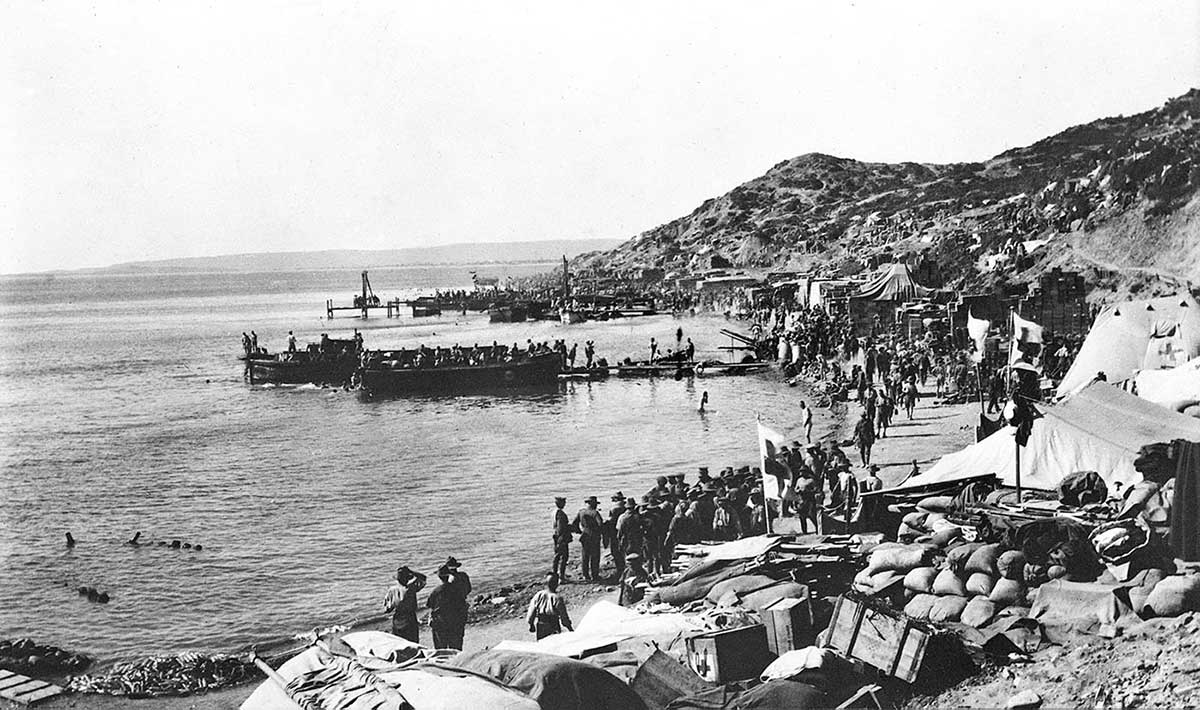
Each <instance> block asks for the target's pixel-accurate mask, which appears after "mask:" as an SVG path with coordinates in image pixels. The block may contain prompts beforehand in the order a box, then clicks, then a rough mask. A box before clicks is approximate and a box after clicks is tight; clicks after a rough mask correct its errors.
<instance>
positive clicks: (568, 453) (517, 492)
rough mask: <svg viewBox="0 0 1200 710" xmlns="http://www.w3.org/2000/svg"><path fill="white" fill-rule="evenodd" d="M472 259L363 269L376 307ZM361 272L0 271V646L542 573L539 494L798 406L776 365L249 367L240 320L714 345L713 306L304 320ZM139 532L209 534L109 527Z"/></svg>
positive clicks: (659, 460)
mask: <svg viewBox="0 0 1200 710" xmlns="http://www.w3.org/2000/svg"><path fill="white" fill-rule="evenodd" d="M467 269H468V267H444V268H404V269H401V268H396V269H377V270H373V271H372V273H371V277H372V283H373V285H374V286H375V288H376V292H377V293H381V294H382V295H384V297H385V298H386V297H390V296H393V295H404V293H405V291H404V290H402V288H401V287H403V288H404V289H429V288H432V287H435V286H441V287H465V286H467V285H468V284H469V276H468V274H467ZM480 270H481V271H482V272H485V273H491V271H489V270H488V269H487V268H486V267H484V268H481V269H480ZM535 270H539V269H538V268H537V267H509V268H508V269H507V271H508V272H509V273H513V274H514V275H521V274H522V273H528V272H531V271H535ZM357 284H358V273H357V272H350V271H329V272H291V273H273V274H218V275H212V274H209V275H167V276H154V275H137V276H115V275H69V276H61V275H60V276H57V277H53V278H49V277H6V278H3V279H0V336H2V337H3V346H0V405H2V406H0V637H6V636H7V637H11V636H25V635H28V636H34V637H36V638H38V639H39V640H42V641H46V642H50V643H55V644H60V645H64V646H68V647H71V648H74V649H78V650H82V651H87V652H90V653H93V654H96V655H98V656H100V657H102V658H108V659H113V658H122V657H128V656H133V655H140V654H146V653H157V652H174V651H180V650H200V651H221V650H231V649H234V648H237V647H240V646H243V645H245V644H247V643H251V642H254V641H256V640H262V639H264V638H268V637H274V636H278V635H281V634H286V633H294V632H298V631H303V630H306V629H309V628H312V627H313V626H315V625H318V624H329V623H336V622H338V621H341V620H345V619H348V618H351V617H354V616H359V615H365V614H371V613H375V612H377V611H380V604H381V595H382V593H383V591H384V589H385V588H386V586H387V585H388V583H389V581H390V576H391V573H392V571H393V570H394V569H395V567H396V565H397V564H399V563H408V564H410V565H413V566H415V567H417V568H419V569H423V570H426V571H432V569H433V568H434V567H436V565H437V564H439V563H440V562H441V561H442V560H443V559H444V558H445V556H446V555H447V554H453V555H455V556H456V557H458V558H459V559H460V560H463V561H464V563H465V565H466V567H465V568H466V569H467V570H468V571H470V572H472V576H473V577H474V579H475V580H476V586H477V587H486V586H488V585H489V584H491V585H496V584H499V583H501V582H503V581H504V580H505V579H508V578H511V577H512V576H514V575H517V574H528V573H531V572H535V571H538V570H541V569H543V568H545V567H546V566H547V565H548V563H549V559H550V556H551V551H550V549H549V547H550V545H549V538H550V527H549V526H550V522H549V521H550V511H551V510H552V503H551V499H552V496H553V495H556V494H562V495H566V496H568V497H569V498H570V502H569V506H570V507H572V508H574V507H576V506H577V505H578V504H579V502H580V501H581V500H582V498H583V497H584V496H587V495H590V494H595V495H598V496H602V500H605V501H607V496H608V495H609V494H611V492H612V491H614V490H617V489H622V490H624V491H626V492H630V491H637V492H641V491H644V490H646V489H648V488H649V487H650V486H651V484H652V482H653V480H652V479H653V477H654V476H655V475H658V474H660V473H666V472H672V471H678V472H688V473H691V474H693V475H694V471H695V466H696V465H699V464H710V465H714V466H721V465H727V464H731V463H735V462H736V463H750V462H751V460H752V459H753V458H754V457H755V456H756V455H757V453H756V452H757V449H756V444H755V439H754V436H755V434H754V420H755V414H756V412H762V413H763V414H764V417H765V418H766V419H768V420H769V421H771V422H772V423H774V424H777V425H778V426H779V428H781V429H783V430H785V431H788V430H789V427H791V426H792V425H793V423H794V417H792V416H791V415H790V412H791V411H792V410H793V409H794V407H795V405H796V402H797V400H798V399H799V397H800V394H799V392H798V391H797V390H793V389H788V388H787V387H785V386H783V385H782V384H781V383H780V382H779V378H778V375H777V374H767V375H761V376H752V377H745V378H711V379H705V380H697V381H695V382H692V381H690V380H685V381H682V382H676V381H674V380H670V379H668V380H656V381H648V380H615V379H614V380H611V381H608V382H597V383H566V384H563V385H561V386H560V388H559V390H558V391H557V392H553V393H547V394H540V395H527V396H509V397H494V396H491V397H480V396H463V397H443V398H413V399H387V400H377V401H372V400H367V399H364V398H362V397H361V396H359V395H358V394H356V393H347V392H337V391H328V390H320V389H315V388H312V387H297V388H286V387H285V388H271V387H250V386H248V385H246V384H245V383H244V382H243V380H242V371H241V368H240V366H239V363H238V361H237V359H236V357H237V354H238V350H239V348H240V337H241V332H242V331H244V330H250V329H251V328H253V329H254V330H256V331H257V332H258V334H259V338H260V342H261V343H262V344H264V345H267V346H269V347H271V348H272V349H278V348H280V347H281V346H282V345H283V344H284V341H285V337H286V333H287V330H288V329H294V330H295V331H296V334H297V336H298V337H299V338H300V340H301V341H302V342H304V341H307V340H316V339H317V338H318V337H319V335H320V333H322V332H328V333H329V334H330V335H331V336H333V337H339V336H347V335H348V334H350V333H351V332H352V329H353V328H354V327H359V328H361V329H363V330H364V337H365V339H366V344H367V347H371V348H377V347H396V346H400V345H407V346H412V345H416V344H418V343H426V344H430V345H432V344H437V343H441V344H443V345H451V344H453V343H455V342H457V343H462V344H464V345H465V344H470V343H474V342H477V341H478V342H491V341H492V340H499V341H500V342H507V343H511V342H513V341H518V342H521V343H523V342H524V341H525V339H526V338H534V339H538V340H552V339H554V338H566V339H567V341H568V343H571V342H575V341H578V342H579V343H580V351H581V352H582V349H583V348H582V343H583V341H584V340H586V339H592V340H595V341H596V343H597V349H598V353H599V354H600V355H603V356H607V357H609V359H610V360H613V359H616V358H617V357H624V356H625V355H634V356H642V354H643V353H644V352H645V350H646V344H647V343H648V341H649V339H650V337H655V338H657V339H658V341H659V342H660V343H663V344H664V345H669V344H670V343H672V342H673V341H674V333H675V329H676V327H678V326H682V327H683V329H684V333H685V335H686V336H688V337H691V338H692V339H693V340H694V341H695V343H696V345H697V347H698V348H699V350H700V352H701V353H702V354H704V355H706V356H720V353H719V351H718V350H717V348H718V347H719V346H720V345H725V344H728V339H726V338H723V337H722V336H720V335H719V333H718V329H719V328H721V327H724V326H726V325H727V324H726V322H725V321H724V320H723V319H722V320H717V319H705V318H685V319H679V320H676V319H674V318H672V317H670V316H656V317H651V318H642V319H636V320H631V321H627V322H622V323H618V324H612V325H610V324H583V325H574V326H563V325H561V324H558V323H548V322H547V323H530V324H497V325H492V324H489V323H488V322H487V316H486V314H484V315H478V314H471V315H469V316H467V317H465V318H464V317H454V316H447V317H443V318H440V319H433V320H431V319H421V320H410V319H393V320H390V321H389V320H388V319H386V318H383V317H382V316H381V317H378V318H372V319H371V320H370V321H368V322H366V323H364V322H362V321H360V320H358V319H354V318H339V319H337V320H334V321H332V322H329V321H325V320H323V316H324V312H323V308H324V306H323V304H324V300H325V298H327V297H330V296H334V297H335V298H337V299H338V300H347V299H348V297H349V295H350V294H351V293H352V292H353V291H354V290H355V288H356V286H357ZM701 390H708V392H709V395H710V402H711V404H710V409H711V410H713V411H711V412H710V413H708V414H707V415H704V416H701V415H700V414H698V413H697V411H696V404H697V401H698V399H699V395H700V391H701ZM67 530H70V531H71V532H72V533H73V534H74V536H75V538H76V539H77V540H78V545H77V547H76V548H75V549H74V550H70V551H68V550H67V549H66V548H65V545H64V542H63V540H64V536H63V533H64V532H65V531H67ZM137 530H140V531H142V538H143V540H150V541H157V540H172V539H179V540H183V541H188V542H193V543H201V544H203V546H204V550H203V551H202V552H189V551H175V550H168V549H161V548H156V547H150V548H146V547H142V548H132V547H127V546H124V545H122V544H121V543H122V542H123V541H124V540H126V539H128V538H129V537H130V536H131V535H132V534H133V532H134V531H137ZM79 585H88V586H95V587H97V588H99V589H102V590H106V591H108V592H109V593H110V594H111V595H112V602H111V603H110V604H108V605H99V604H94V603H89V602H87V601H85V600H84V599H82V598H81V597H79V596H78V595H77V594H76V592H75V591H74V589H75V587H76V586H79Z"/></svg>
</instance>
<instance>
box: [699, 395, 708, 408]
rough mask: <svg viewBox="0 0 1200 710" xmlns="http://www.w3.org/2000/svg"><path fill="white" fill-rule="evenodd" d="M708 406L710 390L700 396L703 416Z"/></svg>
mask: <svg viewBox="0 0 1200 710" xmlns="http://www.w3.org/2000/svg"><path fill="white" fill-rule="evenodd" d="M707 404H708V390H704V393H703V394H701V395H700V413H701V414H703V413H704V406H705V405H707Z"/></svg>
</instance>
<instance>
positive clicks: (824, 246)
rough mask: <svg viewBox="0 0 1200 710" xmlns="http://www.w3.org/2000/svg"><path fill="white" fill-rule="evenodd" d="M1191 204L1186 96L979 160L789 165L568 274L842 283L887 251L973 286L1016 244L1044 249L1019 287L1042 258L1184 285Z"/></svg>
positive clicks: (815, 158)
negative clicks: (738, 274)
mask: <svg viewBox="0 0 1200 710" xmlns="http://www.w3.org/2000/svg"><path fill="white" fill-rule="evenodd" d="M1198 194H1200V90H1192V91H1190V92H1188V93H1187V94H1185V95H1183V96H1180V97H1178V98H1175V99H1172V100H1170V101H1168V102H1167V103H1166V104H1164V105H1163V106H1161V107H1160V108H1157V109H1154V110H1152V111H1147V112H1145V113H1140V114H1137V115H1134V116H1128V117H1116V118H1106V119H1101V120H1098V121H1093V122H1091V123H1088V124H1085V125H1082V126H1075V127H1073V128H1069V129H1067V130H1065V131H1063V132H1062V133H1059V134H1057V135H1055V136H1051V137H1049V138H1046V139H1044V140H1041V141H1038V142H1037V143H1034V144H1033V145H1030V146H1027V147H1024V148H1016V149H1013V150H1009V151H1006V152H1004V153H1001V154H1000V155H997V156H995V157H994V158H992V159H990V160H986V161H984V162H980V163H956V164H950V165H933V164H925V163H898V164H888V163H864V162H860V161H857V160H852V159H849V158H838V157H835V156H831V155H824V154H820V153H810V154H807V155H802V156H800V157H797V158H792V159H791V160H786V161H783V162H781V163H779V164H778V165H775V166H774V167H772V168H771V169H770V170H769V171H767V173H766V174H765V175H763V176H762V177H759V178H756V179H754V180H751V181H749V182H747V183H745V184H742V185H739V186H738V187H736V188H734V189H733V190H731V191H730V192H728V193H726V194H725V195H722V196H720V197H716V198H713V199H710V200H707V201H705V202H704V203H703V204H701V205H700V206H699V207H697V208H696V209H695V210H694V211H693V212H692V213H691V214H689V215H686V216H684V217H680V218H679V219H676V220H674V221H672V222H669V223H667V224H664V225H662V226H659V227H655V228H654V229H651V230H648V231H646V232H643V233H642V234H639V235H638V236H636V237H634V238H633V239H630V240H629V241H627V242H625V243H624V244H622V245H621V246H619V247H617V248H616V249H613V250H611V251H608V252H598V253H593V254H589V255H585V256H582V257H580V258H579V259H578V260H577V265H578V266H579V267H580V268H583V269H594V270H597V271H603V272H609V273H612V272H618V273H619V272H629V271H632V270H635V269H639V270H640V269H644V268H647V267H659V268H662V269H664V270H665V271H667V272H671V271H679V272H695V271H700V270H703V269H705V268H708V267H709V266H710V264H711V263H713V261H714V260H716V261H718V262H729V263H731V264H733V265H734V266H739V267H775V268H779V267H792V268H802V269H816V270H824V271H841V272H843V273H844V272H847V271H854V270H856V269H857V268H860V264H861V262H863V261H865V260H870V259H875V260H878V259H879V258H886V257H890V256H893V255H899V256H903V257H906V258H909V259H910V260H914V261H919V260H921V259H924V260H925V261H926V262H930V263H933V264H936V266H937V267H939V270H940V272H941V274H942V277H943V280H944V281H945V282H946V283H947V284H949V285H955V286H959V285H977V283H978V282H981V281H985V280H987V278H988V276H987V273H986V269H985V268H984V267H985V264H986V263H987V259H986V257H987V256H988V255H990V254H996V253H997V252H999V251H1000V250H1001V249H1002V248H1003V246H1004V244H1005V243H1006V242H1008V241H1009V240H1010V239H1012V238H1016V239H1018V240H1024V241H1028V240H1049V243H1048V245H1047V247H1046V248H1045V249H1041V250H1038V251H1037V252H1035V253H1034V254H1033V256H1032V258H1030V259H1026V260H1023V263H1022V270H1023V271H1024V272H1027V273H1024V275H1025V276H1026V277H1028V278H1032V277H1033V276H1036V275H1037V274H1038V273H1040V272H1041V270H1043V269H1044V268H1047V267H1048V266H1049V265H1050V264H1051V262H1052V263H1053V265H1057V266H1062V267H1068V268H1070V267H1081V268H1086V269H1090V270H1091V271H1092V272H1094V274H1101V273H1117V274H1125V275H1128V276H1129V278H1131V279H1132V278H1135V277H1136V276H1138V275H1140V276H1141V277H1143V278H1144V277H1146V276H1147V275H1157V276H1159V277H1166V278H1168V279H1176V280H1181V281H1182V280H1193V281H1200V245H1198V244H1197V243H1198V242H1200V232H1197V231H1196V229H1197V225H1198V223H1197V221H1196V219H1194V216H1195V215H1196V213H1197V205H1198V204H1200V202H1198V199H1200V198H1198V197H1197V195H1198ZM1093 235H1095V237H1096V238H1095V239H1094V240H1093V239H1092V236H1093ZM1193 252H1195V253H1193ZM1008 276H1009V277H1013V278H1015V279H1016V280H1019V279H1020V277H1021V276H1022V274H1018V273H1009V274H1008Z"/></svg>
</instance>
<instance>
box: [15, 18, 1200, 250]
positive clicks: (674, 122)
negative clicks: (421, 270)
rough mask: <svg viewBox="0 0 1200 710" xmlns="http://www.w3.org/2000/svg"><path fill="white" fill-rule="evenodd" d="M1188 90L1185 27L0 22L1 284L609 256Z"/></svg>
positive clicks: (1147, 21) (798, 21)
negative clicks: (780, 171) (101, 269)
mask: <svg viewBox="0 0 1200 710" xmlns="http://www.w3.org/2000/svg"><path fill="white" fill-rule="evenodd" d="M1194 86H1200V2H1197V1H1196V0H1187V1H1184V2H1169V1H1165V0H1155V1H1154V2H1136V1H1134V0H1130V1H1128V2H1121V3H1109V2H1100V1H1098V0H1087V1H1086V2H1064V1H1062V0H1054V1H1052V2H1050V1H1047V0H1037V1H1034V2H1012V1H1010V0H1003V1H998V2H990V3H986V2H961V1H953V2H949V1H948V2H939V3H926V2H912V1H909V0H888V1H886V2H854V3H836V2H811V3H805V2H798V1H795V0H793V1H790V2H779V3H773V2H772V3H766V2H729V0H723V1H722V2H698V1H696V0H688V1H687V2H677V3H654V2H645V1H643V2H632V3H620V2H611V1H606V2H603V3H578V2H562V1H561V0H557V1H555V2H546V3H521V2H511V1H509V0H504V1H497V0H490V1H487V2H478V3H453V2H421V3H416V2H413V3H405V2H376V3H370V2H368V3H349V2H340V1H339V2H327V3H302V2H291V3H280V4H275V3H266V2H245V1H239V2H229V3H222V2H177V1H175V0H169V1H166V2H155V3H146V2H130V1H129V0H108V1H106V2H101V3H95V4H91V5H89V4H87V3H83V2H23V1H22V0H8V1H7V2H5V3H3V4H2V5H0V89H2V90H3V100H2V101H0V151H2V152H0V257H2V258H0V271H4V272H18V271H34V270H44V269H53V268H77V267H84V266H97V265H106V264H111V263H114V262H121V261H130V260H140V259H153V258H168V257H177V256H194V255H212V254H227V253H242V252H252V251H283V250H308V249H326V248H342V247H345V248H366V249H375V248H394V247H404V246H414V245H423V244H435V243H450V242H461V241H498V240H514V239H521V240H524V239H552V238H575V237H585V236H589V237H590V236H605V237H630V236H633V235H635V234H637V233H638V232H640V231H642V230H645V229H648V228H651V227H654V226H656V225H658V224H661V223H663V222H666V221H668V220H671V219H673V218H675V217H678V216H680V215H682V214H686V213H687V212H690V211H691V210H692V209H693V208H694V207H696V206H697V205H698V204H699V203H700V202H702V201H703V200H705V199H707V198H709V197H713V196H715V195H719V194H721V193H723V192H726V191H727V190H729V189H730V188H732V187H734V186H735V185H737V184H738V183H740V182H743V181H744V180H747V179H749V178H752V177H755V176H757V175H759V174H761V173H763V172H764V171H766V170H767V169H768V168H770V167H771V166H772V165H773V164H775V163H777V162H779V161H781V160H784V159H786V158H789V157H792V156H795V155H799V154H801V153H807V152H812V151H820V152H826V153H833V154H835V155H842V156H848V157H854V158H861V159H868V160H877V161H896V160H918V161H923V162H939V161H956V160H977V159H983V158H987V157H990V156H991V155H993V154H995V153H997V152H1000V151H1002V150H1004V149H1006V148H1009V147H1013V146H1017V145H1024V144H1027V143H1030V142H1032V141H1034V140H1037V139H1039V138H1042V137H1044V136H1046V135H1048V134H1051V133H1054V132H1057V131H1059V130H1061V129H1063V128H1065V127H1067V126H1070V125H1073V124H1076V123H1081V122H1085V121H1089V120H1092V119H1094V118H1098V117H1101V116H1108V115H1115V114H1121V113H1125V114H1128V113H1134V112H1137V111H1142V110H1146V109H1149V108H1153V107H1155V106H1157V105H1159V104H1161V103H1162V102H1163V101H1164V100H1165V99H1167V98H1169V97H1171V96H1175V95H1178V94H1181V93H1183V92H1184V91H1186V90H1187V89H1188V88H1190V87H1194Z"/></svg>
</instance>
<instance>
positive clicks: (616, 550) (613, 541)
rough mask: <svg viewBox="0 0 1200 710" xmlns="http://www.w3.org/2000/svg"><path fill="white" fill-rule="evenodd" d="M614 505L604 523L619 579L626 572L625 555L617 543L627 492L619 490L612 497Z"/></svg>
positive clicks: (609, 549)
mask: <svg viewBox="0 0 1200 710" xmlns="http://www.w3.org/2000/svg"><path fill="white" fill-rule="evenodd" d="M612 501H613V505H612V507H611V508H609V510H608V520H607V521H606V522H605V524H604V534H605V536H607V538H608V539H607V540H606V542H607V544H608V551H609V553H610V554H611V555H612V558H613V566H614V567H616V568H617V580H618V581H619V580H620V579H621V575H622V574H623V573H624V572H625V556H624V555H623V554H621V546H620V545H618V544H617V522H618V521H619V520H620V518H621V515H622V514H623V513H624V512H625V494H624V493H622V492H621V491H617V492H616V493H614V494H613V497H612Z"/></svg>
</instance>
